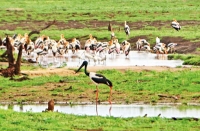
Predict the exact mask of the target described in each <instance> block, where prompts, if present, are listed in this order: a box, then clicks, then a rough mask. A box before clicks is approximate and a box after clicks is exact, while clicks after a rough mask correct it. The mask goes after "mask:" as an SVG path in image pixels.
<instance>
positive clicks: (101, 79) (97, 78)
mask: <svg viewBox="0 0 200 131" xmlns="http://www.w3.org/2000/svg"><path fill="white" fill-rule="evenodd" d="M87 65H88V62H87V61H83V63H82V65H81V66H80V67H79V69H78V70H77V71H76V73H77V72H78V71H79V70H80V69H81V68H82V67H83V66H85V75H87V76H89V77H90V79H91V80H92V81H93V82H94V83H95V85H96V104H97V100H98V84H105V85H107V86H109V87H110V97H109V103H110V104H112V103H111V95H112V86H113V85H112V82H111V81H110V80H108V79H107V78H106V77H105V76H103V75H101V74H97V73H95V72H87Z"/></svg>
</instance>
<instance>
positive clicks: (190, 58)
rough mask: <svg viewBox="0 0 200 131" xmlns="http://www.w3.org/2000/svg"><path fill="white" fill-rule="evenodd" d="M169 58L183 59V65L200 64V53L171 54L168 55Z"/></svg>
mask: <svg viewBox="0 0 200 131" xmlns="http://www.w3.org/2000/svg"><path fill="white" fill-rule="evenodd" d="M168 59H170V60H172V59H174V60H178V59H181V60H183V61H184V62H183V65H196V66H199V65H200V56H199V55H190V54H187V55H185V54H170V55H168Z"/></svg>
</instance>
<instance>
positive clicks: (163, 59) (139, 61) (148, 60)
mask: <svg viewBox="0 0 200 131" xmlns="http://www.w3.org/2000/svg"><path fill="white" fill-rule="evenodd" d="M82 52H83V50H80V51H79V52H78V53H79V54H72V53H69V54H66V55H64V56H63V57H60V58H57V59H56V62H55V61H54V62H53V60H54V59H53V57H52V56H46V58H45V59H46V62H48V63H46V62H45V63H44V62H42V63H41V65H42V64H43V66H44V67H49V66H51V67H60V66H65V64H67V66H68V67H74V66H79V64H80V63H81V62H80V59H79V58H78V57H77V56H79V55H80V54H82ZM24 58H25V59H27V58H28V57H27V56H26V55H24ZM106 58H107V59H106V63H105V64H102V63H101V64H97V65H96V66H168V67H176V66H182V64H183V61H182V60H168V59H167V54H164V55H162V56H159V57H158V56H157V54H153V53H147V52H142V51H141V52H138V51H130V55H129V57H128V58H126V57H125V55H124V54H118V55H116V56H115V57H114V58H113V57H111V55H109V54H106ZM41 59H43V58H42V57H41V58H39V61H41ZM94 65H95V63H94V61H92V60H91V62H90V66H94Z"/></svg>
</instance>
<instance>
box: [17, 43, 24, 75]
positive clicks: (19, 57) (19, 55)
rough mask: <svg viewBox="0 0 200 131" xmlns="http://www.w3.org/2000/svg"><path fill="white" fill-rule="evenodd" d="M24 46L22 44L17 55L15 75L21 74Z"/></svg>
mask: <svg viewBox="0 0 200 131" xmlns="http://www.w3.org/2000/svg"><path fill="white" fill-rule="evenodd" d="M22 47H23V45H20V47H19V52H18V56H17V62H16V64H15V75H19V74H20V66H21V58H22Z"/></svg>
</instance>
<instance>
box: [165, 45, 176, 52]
mask: <svg viewBox="0 0 200 131" xmlns="http://www.w3.org/2000/svg"><path fill="white" fill-rule="evenodd" d="M177 45H178V44H177V43H169V44H168V45H167V52H169V51H170V52H171V53H172V52H175V46H177Z"/></svg>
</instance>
